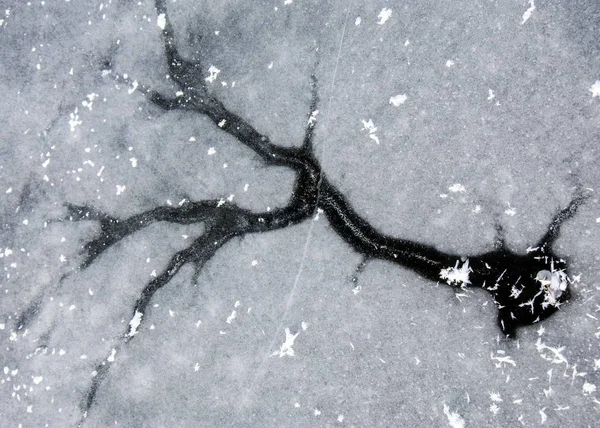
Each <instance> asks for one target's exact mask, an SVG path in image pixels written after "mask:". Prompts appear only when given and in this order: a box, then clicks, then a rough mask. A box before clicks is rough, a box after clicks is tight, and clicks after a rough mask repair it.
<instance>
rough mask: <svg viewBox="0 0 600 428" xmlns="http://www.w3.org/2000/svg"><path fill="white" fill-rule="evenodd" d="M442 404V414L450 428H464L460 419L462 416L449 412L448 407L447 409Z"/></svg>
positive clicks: (463, 422)
mask: <svg viewBox="0 0 600 428" xmlns="http://www.w3.org/2000/svg"><path fill="white" fill-rule="evenodd" d="M443 404H444V414H445V415H446V417H447V418H448V424H449V425H450V426H451V427H452V428H465V420H464V419H463V418H462V416H461V415H459V414H458V413H456V412H451V411H450V407H448V406H447V405H446V403H443Z"/></svg>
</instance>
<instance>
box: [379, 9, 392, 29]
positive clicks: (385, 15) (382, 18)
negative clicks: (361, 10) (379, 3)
mask: <svg viewBox="0 0 600 428" xmlns="http://www.w3.org/2000/svg"><path fill="white" fill-rule="evenodd" d="M391 16H392V9H390V8H387V7H384V8H383V9H381V12H379V15H377V18H379V21H377V23H378V24H379V25H383V24H385V23H386V22H387V20H388V19H390V17H391Z"/></svg>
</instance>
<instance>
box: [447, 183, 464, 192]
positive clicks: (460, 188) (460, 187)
mask: <svg viewBox="0 0 600 428" xmlns="http://www.w3.org/2000/svg"><path fill="white" fill-rule="evenodd" d="M448 190H450V191H451V192H454V193H457V192H461V193H465V192H466V191H467V189H466V188H465V186H463V185H462V184H460V183H456V184H453V185H452V186H450V187H448Z"/></svg>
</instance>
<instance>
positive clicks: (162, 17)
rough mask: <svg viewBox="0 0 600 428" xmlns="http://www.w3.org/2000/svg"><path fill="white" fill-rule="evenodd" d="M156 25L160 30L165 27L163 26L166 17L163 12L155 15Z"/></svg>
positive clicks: (165, 23) (165, 22)
mask: <svg viewBox="0 0 600 428" xmlns="http://www.w3.org/2000/svg"><path fill="white" fill-rule="evenodd" d="M156 25H158V26H159V27H160V29H161V30H164V29H165V26H166V25H167V17H166V16H165V14H164V13H161V14H160V15H158V16H157V17H156Z"/></svg>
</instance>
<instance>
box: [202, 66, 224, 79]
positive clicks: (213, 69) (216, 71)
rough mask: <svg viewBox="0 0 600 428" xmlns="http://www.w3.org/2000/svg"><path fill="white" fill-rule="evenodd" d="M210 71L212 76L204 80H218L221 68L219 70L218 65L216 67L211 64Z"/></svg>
mask: <svg viewBox="0 0 600 428" xmlns="http://www.w3.org/2000/svg"><path fill="white" fill-rule="evenodd" d="M208 72H209V73H210V76H208V77H206V78H205V79H204V80H206V81H207V82H209V83H212V82H214V81H215V80H217V76H218V75H219V73H220V72H221V70H219V69H218V68H217V67H215V66H214V65H211V66H210V67H209V68H208Z"/></svg>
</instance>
